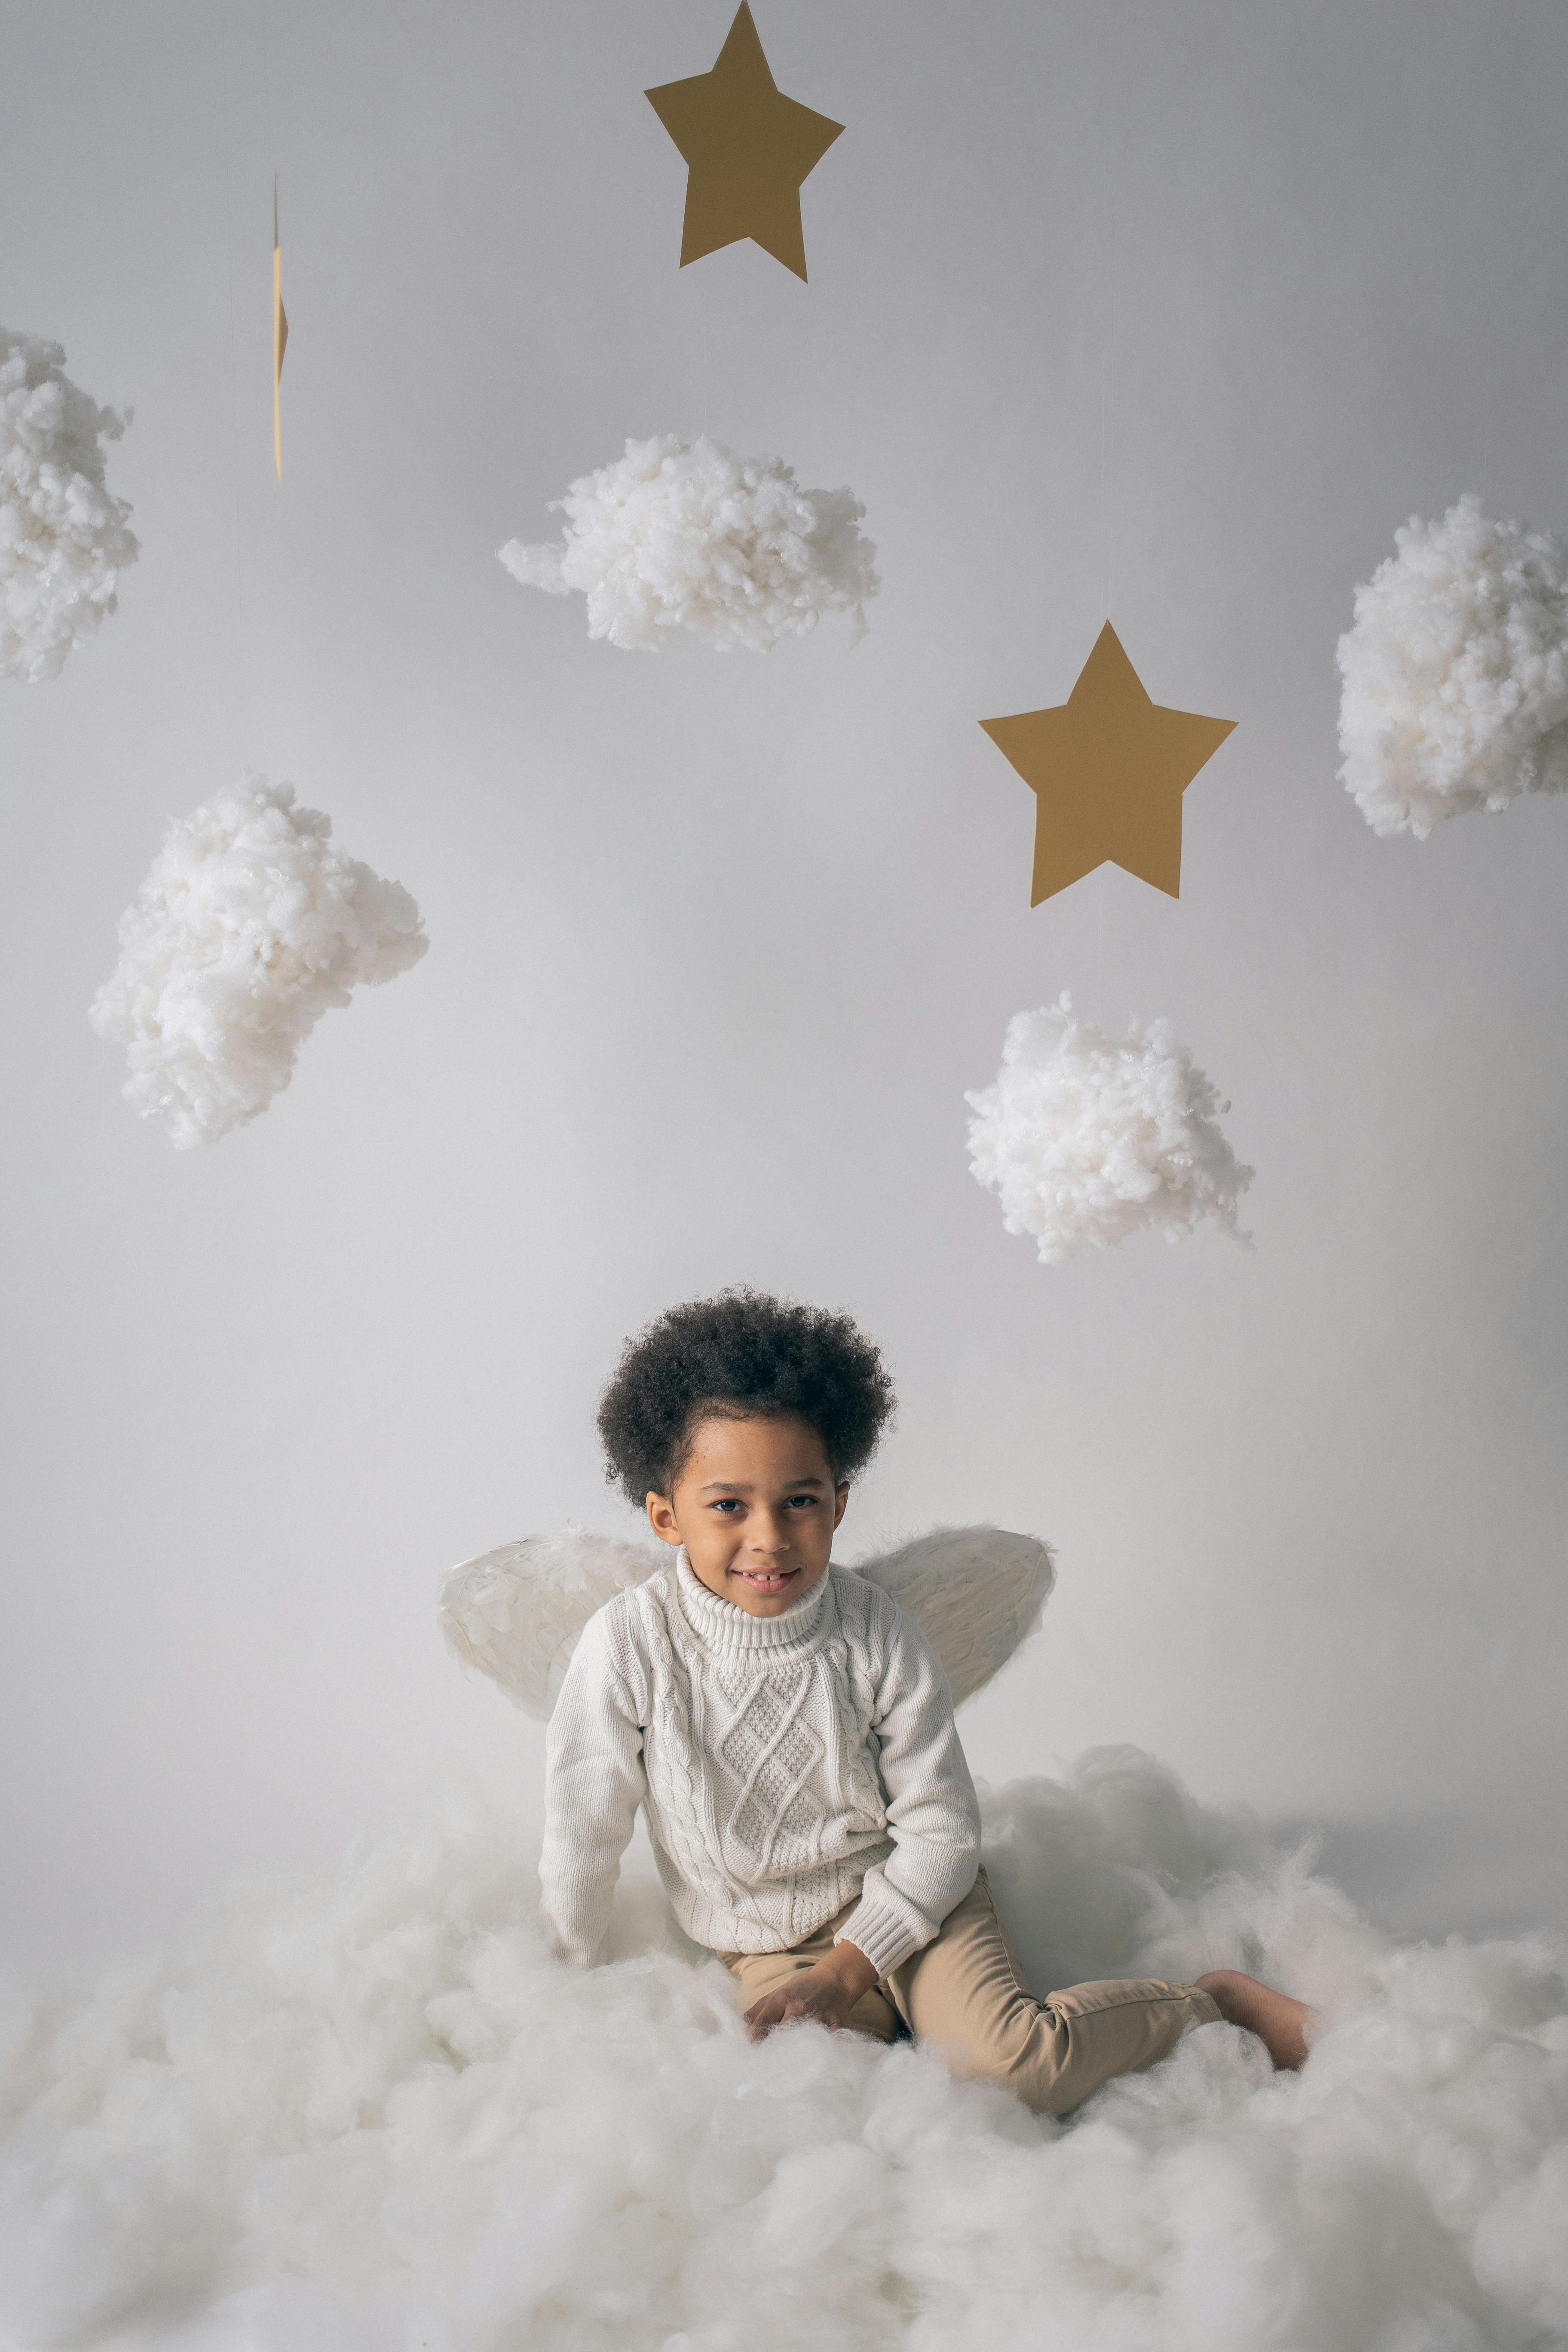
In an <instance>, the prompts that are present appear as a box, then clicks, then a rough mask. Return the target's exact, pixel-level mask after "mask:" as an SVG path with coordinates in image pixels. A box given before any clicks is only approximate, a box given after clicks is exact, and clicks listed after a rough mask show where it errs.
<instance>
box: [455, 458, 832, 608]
mask: <svg viewBox="0 0 1568 2352" xmlns="http://www.w3.org/2000/svg"><path fill="white" fill-rule="evenodd" d="M555 504H556V509H557V511H559V512H561V513H563V514H564V515H565V517H566V531H565V537H564V540H563V541H562V542H561V543H560V544H558V545H549V546H542V547H524V546H523V545H522V543H521V541H520V540H515V539H513V540H509V541H508V542H507V544H506V545H505V547H503V548H502V549H501V551H500V560H501V562H503V563H504V564H505V565H506V568H507V570H508V571H509V572H511V574H512V575H513V577H514V578H515V579H518V580H521V581H522V582H523V583H524V584H525V586H528V587H531V588H546V589H548V590H550V592H551V593H552V594H553V595H557V596H564V595H565V594H567V593H568V592H569V591H570V590H572V589H574V588H575V589H580V590H581V591H582V593H584V595H585V596H586V597H587V599H588V635H590V636H591V637H608V639H609V641H610V643H611V644H612V645H613V646H635V647H639V648H642V649H644V650H648V651H656V650H657V649H658V646H661V645H664V644H666V643H668V638H669V635H670V632H671V631H672V630H674V629H686V630H689V632H690V634H691V635H693V636H696V637H700V638H701V639H702V640H703V641H704V643H705V644H708V645H710V646H718V647H719V648H720V649H721V651H722V650H727V649H728V648H729V647H730V646H747V647H749V648H750V649H751V651H752V652H753V653H767V652H769V651H771V649H772V648H773V646H776V645H778V644H779V643H780V642H781V641H782V640H783V639H784V638H785V637H792V636H797V635H800V633H801V632H802V631H803V630H805V629H810V628H814V627H815V626H816V623H817V622H818V621H819V620H821V619H822V617H823V616H824V614H828V613H853V614H855V616H856V618H857V620H860V619H862V617H863V616H862V614H861V607H862V605H863V604H865V602H866V600H867V599H868V597H871V596H874V595H875V594H876V593H877V587H878V581H877V575H876V573H875V572H873V571H872V569H871V561H872V558H873V556H874V555H875V554H876V549H875V548H874V547H873V546H872V544H871V542H870V541H869V540H868V539H867V538H866V537H865V536H864V535H863V534H862V532H861V531H860V530H858V527H857V526H858V523H859V520H860V518H861V516H862V515H863V514H864V513H865V511H866V509H865V508H864V507H863V506H861V505H860V504H859V502H858V500H857V499H855V498H853V497H852V496H851V494H850V492H849V491H848V490H803V489H802V488H800V486H799V484H798V483H797V482H796V480H795V474H794V472H793V470H792V469H791V467H788V466H785V465H784V464H782V463H781V462H780V461H779V460H778V459H777V458H776V457H755V458H741V457H733V456H732V455H731V452H730V451H729V450H728V449H723V448H721V447H720V446H719V445H718V444H717V443H716V442H713V441H710V440H709V439H708V438H707V436H705V435H704V436H700V437H699V438H698V439H697V440H695V441H680V440H677V439H676V437H675V436H674V435H673V434H665V435H663V436H660V437H659V438H658V439H655V440H652V441H628V442H627V443H626V456H625V457H618V458H617V459H616V462H615V464H614V465H611V466H601V467H600V468H599V470H598V472H597V473H596V474H584V476H582V478H580V479H579V480H577V481H575V482H574V483H573V485H572V487H571V488H570V489H569V490H568V491H567V493H566V495H565V497H564V498H563V499H557V500H556V502H555Z"/></svg>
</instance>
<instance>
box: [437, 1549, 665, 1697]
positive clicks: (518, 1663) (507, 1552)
mask: <svg viewBox="0 0 1568 2352" xmlns="http://www.w3.org/2000/svg"><path fill="white" fill-rule="evenodd" d="M668 1558H669V1554H668V1551H667V1550H666V1549H665V1548H664V1546H663V1545H662V1544H659V1545H657V1546H656V1545H654V1544H637V1543H622V1542H621V1541H619V1540H618V1538H616V1537H615V1536H595V1535H590V1534H588V1533H587V1532H586V1530H585V1529H584V1528H567V1529H566V1532H565V1533H564V1535H559V1536H521V1537H520V1538H518V1540H517V1542H516V1543H508V1544H500V1545H498V1546H497V1548H496V1549H495V1550H494V1551H487V1552H482V1553H481V1554H480V1556H479V1559H465V1560H463V1561H461V1562H459V1564H458V1567H456V1568H449V1569H448V1570H447V1573H446V1575H445V1576H444V1577H443V1578H442V1579H441V1592H440V1598H439V1601H437V1615H438V1616H439V1618H440V1620H441V1630H442V1632H443V1633H445V1634H446V1636H447V1647H448V1649H451V1650H454V1651H455V1652H456V1653H457V1654H458V1657H459V1658H461V1660H462V1661H463V1664H465V1665H466V1666H478V1668H479V1672H480V1673H481V1674H482V1675H489V1677H490V1679H491V1681H492V1682H498V1683H500V1686H501V1688H502V1690H503V1691H505V1693H506V1695H507V1696H508V1698H510V1699H515V1700H516V1702H517V1704H518V1706H521V1707H522V1708H523V1709H525V1711H526V1712H527V1713H528V1714H530V1715H531V1716H532V1717H534V1718H535V1720H536V1721H538V1722H540V1723H548V1722H549V1720H550V1711H551V1709H552V1707H553V1706H554V1705H555V1694H556V1692H557V1691H558V1690H559V1689H560V1688H561V1677H562V1676H563V1675H564V1673H565V1672H566V1668H567V1665H568V1664H569V1663H570V1661H571V1656H572V1653H573V1651H574V1649H575V1648H576V1646H577V1637H578V1635H579V1634H580V1633H581V1632H582V1631H583V1628H584V1625H585V1624H586V1623H587V1622H588V1620H589V1618H590V1617H592V1615H593V1614H594V1612H595V1610H596V1609H602V1608H603V1607H604V1605H605V1601H613V1600H614V1599H615V1597H616V1593H617V1592H625V1591H628V1590H629V1588H630V1587H631V1586H632V1585H634V1584H641V1583H643V1582H644V1580H646V1579H647V1578H648V1577H650V1576H651V1575H652V1574H653V1572H654V1570H655V1569H657V1568H662V1567H663V1565H664V1563H665V1561H666V1560H668Z"/></svg>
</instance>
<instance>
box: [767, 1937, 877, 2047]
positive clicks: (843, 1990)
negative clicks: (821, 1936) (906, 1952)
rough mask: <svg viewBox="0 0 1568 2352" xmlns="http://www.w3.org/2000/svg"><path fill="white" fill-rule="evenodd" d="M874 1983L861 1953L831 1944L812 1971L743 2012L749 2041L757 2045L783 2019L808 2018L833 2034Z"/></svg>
mask: <svg viewBox="0 0 1568 2352" xmlns="http://www.w3.org/2000/svg"><path fill="white" fill-rule="evenodd" d="M876 1981H877V1971H876V1969H874V1968H873V1967H872V1966H871V1963H870V1961H869V1960H868V1958H866V1955H865V1953H864V1952H862V1951H860V1950H859V1949H858V1948H857V1947H856V1946H855V1945H854V1944H835V1945H834V1947H833V1949H832V1950H831V1951H830V1952H828V1953H826V1954H825V1955H824V1957H823V1958H821V1959H820V1960H818V1961H817V1962H816V1965H815V1966H814V1967H812V1968H809V1969H802V1970H801V1972H800V1974H799V1976H797V1977H791V1979H790V1980H789V1982H788V1983H787V1984H782V1985H780V1987H779V1989H778V1990H777V1991H776V1992H770V1993H765V1994H764V1995H763V1999H762V2000H759V2001H753V2002H752V2006H751V2008H750V2009H749V2010H748V2011H746V2023H747V2025H748V2027H749V2028H750V2029H751V2035H752V2041H753V2042H760V2041H761V2040H762V2038H763V2034H764V2033H768V2032H772V2030H773V2027H774V2026H775V2025H782V2024H783V2023H784V2020H785V2018H786V2017H809V2018H810V2019H812V2020H813V2021H814V2022H815V2023H816V2024H817V2025H826V2027H827V2028H828V2029H829V2031H830V2032H837V2030H838V2028H839V2027H840V2026H843V2025H847V2024H848V2022H849V2012H850V2011H851V2010H852V2009H853V2008H854V2006H855V2004H856V2002H857V2001H858V2000H859V1999H860V1996H861V1995H862V1993H868V1992H869V1991H870V1990H871V1987H872V1986H873V1985H874V1984H875V1983H876Z"/></svg>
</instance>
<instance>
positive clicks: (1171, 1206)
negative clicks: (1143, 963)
mask: <svg viewBox="0 0 1568 2352" xmlns="http://www.w3.org/2000/svg"><path fill="white" fill-rule="evenodd" d="M964 1099H965V1100H966V1101H967V1102H968V1103H969V1104H970V1105H971V1107H972V1108H973V1112H974V1117H973V1118H972V1119H971V1120H970V1122H969V1149H970V1151H971V1153H972V1154H973V1157H972V1159H971V1160H970V1167H971V1169H972V1171H973V1173H974V1175H975V1176H976V1177H977V1178H978V1179H979V1181H980V1182H981V1183H982V1184H984V1185H987V1186H988V1187H989V1188H990V1190H991V1191H992V1192H996V1193H998V1194H999V1195H1000V1196H1001V1202H1002V1218H1003V1223H1005V1226H1006V1228H1007V1231H1008V1232H1009V1233H1010V1234H1034V1236H1035V1238H1036V1240H1037V1243H1038V1244H1039V1253H1040V1263H1041V1264H1042V1265H1062V1264H1064V1263H1065V1261H1066V1260H1067V1259H1068V1258H1070V1257H1076V1256H1077V1255H1079V1252H1080V1251H1081V1250H1086V1249H1104V1248H1106V1247H1107V1246H1108V1245H1109V1244H1110V1243H1112V1242H1120V1241H1125V1240H1126V1239H1127V1237H1128V1236H1129V1234H1141V1233H1147V1232H1150V1231H1152V1230H1154V1229H1156V1228H1157V1229H1159V1230H1160V1231H1162V1232H1163V1234H1164V1235H1165V1238H1166V1240H1167V1241H1176V1240H1178V1239H1179V1238H1180V1236H1181V1235H1182V1234H1188V1233H1191V1232H1192V1230H1193V1228H1194V1226H1195V1225H1197V1224H1198V1223H1201V1222H1202V1221H1203V1220H1205V1219H1208V1220H1210V1221H1212V1222H1213V1223H1216V1224H1220V1225H1223V1226H1224V1227H1225V1228H1226V1231H1227V1232H1230V1233H1235V1232H1236V1230H1237V1223H1236V1211H1237V1200H1238V1199H1239V1197H1240V1195H1241V1194H1242V1193H1243V1192H1245V1191H1246V1189H1247V1185H1248V1184H1250V1183H1251V1181H1252V1172H1253V1171H1252V1170H1251V1169H1250V1168H1244V1167H1243V1166H1242V1165H1241V1163H1240V1161H1239V1160H1237V1157H1236V1154H1235V1153H1234V1152H1233V1151H1232V1150H1231V1148H1230V1146H1229V1144H1228V1143H1227V1142H1226V1139H1225V1137H1224V1136H1223V1135H1222V1134H1221V1132H1220V1130H1219V1129H1218V1127H1216V1125H1215V1120H1214V1117H1213V1114H1214V1113H1215V1111H1216V1110H1228V1108H1230V1106H1229V1105H1228V1103H1222V1102H1221V1101H1220V1099H1219V1097H1218V1096H1217V1094H1216V1093H1215V1089H1214V1087H1212V1086H1211V1085H1210V1083H1209V1081H1208V1079H1207V1078H1206V1077H1205V1076H1204V1074H1203V1072H1202V1071H1201V1070H1200V1069H1199V1068H1198V1067H1197V1066H1196V1065H1195V1063H1194V1060H1193V1057H1192V1055H1191V1054H1190V1053H1189V1052H1188V1051H1187V1048H1186V1047H1185V1046H1184V1045H1177V1044H1176V1043H1175V1041H1174V1039H1173V1036H1172V1034H1171V1024H1170V1023H1169V1022H1168V1021H1152V1022H1150V1023H1149V1024H1147V1025H1145V1024H1143V1023H1142V1022H1140V1021H1136V1020H1135V1021H1132V1022H1131V1023H1130V1024H1129V1025H1128V1029H1127V1034H1126V1035H1125V1036H1122V1037H1113V1036H1110V1034H1108V1033H1107V1032H1106V1031H1105V1030H1103V1029H1096V1028H1094V1027H1092V1026H1091V1025H1090V1024H1089V1023H1088V1022H1086V1021H1076V1020H1074V1018H1073V1013H1072V999H1071V998H1070V996H1067V995H1064V996H1063V997H1062V999H1061V1002H1060V1003H1058V1004H1045V1005H1042V1006H1041V1007H1040V1009H1039V1011H1038V1012H1037V1013H1015V1014H1014V1016H1013V1019H1012V1020H1011V1021H1010V1022H1009V1023H1008V1024H1007V1035H1006V1041H1005V1044H1004V1045H1003V1048H1002V1067H1001V1069H1000V1071H999V1072H998V1073H997V1076H996V1078H995V1080H994V1084H992V1085H991V1086H989V1087H985V1088H984V1091H983V1092H981V1093H979V1094H972V1095H968V1096H966V1097H964Z"/></svg>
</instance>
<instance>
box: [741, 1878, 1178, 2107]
mask: <svg viewBox="0 0 1568 2352" xmlns="http://www.w3.org/2000/svg"><path fill="white" fill-rule="evenodd" d="M854 1908H855V1906H854V1904H852V1903H851V1904H848V1905H847V1906H846V1907H845V1908H844V1910H842V1911H841V1912H840V1913H839V1914H838V1916H837V1918H836V1919H829V1920H828V1921H827V1923H826V1926H825V1927H819V1928H818V1929H817V1931H816V1935H815V1936H808V1937H806V1939H805V1943H804V1944H796V1945H795V1948H793V1950H791V1951H787V1952H721V1953H720V1955H719V1958H721V1960H722V1961H723V1963H724V1965H725V1967H726V1968H727V1969H729V1970H730V1971H731V1975H732V1976H734V1977H735V1978H736V1979H737V1980H738V1981H739V1983H740V1986H741V1989H742V1995H743V1998H744V2001H745V2006H746V2007H747V2008H748V2009H750V2008H751V2006H752V2002H753V2001H758V2000H762V1999H763V1995H764V1994H765V1993H770V1992H776V1991H777V1990H778V1988H779V1986H780V1985H782V1984H785V1983H787V1982H788V1980H789V1979H790V1978H791V1977H792V1976H797V1975H799V1974H800V1973H801V1972H802V1971H803V1970H805V1969H809V1968H810V1967H811V1966H812V1965H813V1963H814V1962H816V1961H817V1960H819V1959H821V1958H822V1957H823V1955H824V1953H825V1952H828V1951H831V1949H832V1948H833V1940H834V1937H836V1936H837V1933H838V1931H839V1929H840V1928H841V1927H843V1926H844V1923H845V1921H846V1920H847V1918H848V1916H849V1914H850V1912H851V1911H853V1909H854ZM1218 2016H1219V2011H1218V2010H1217V2009H1216V2008H1215V2003H1214V2001H1213V2000H1212V1999H1211V1998H1210V1996H1209V1995H1208V1994H1207V1993H1206V1992H1199V1991H1198V1990H1197V1989H1196V1987H1195V1986H1194V1985H1169V1984H1159V1983H1156V1982H1154V1981H1153V1980H1152V1979H1143V1978H1135V1979H1130V1980H1128V1981H1126V1982H1121V1983H1107V1984H1081V1985H1073V1986H1072V1987H1071V1988H1070V1989H1069V1990H1068V1991H1066V1992H1053V1993H1051V1994H1050V1995H1049V1996H1048V1997H1047V1999H1046V2000H1036V1998H1035V1996H1034V1994H1033V1993H1032V1992H1031V1991H1030V1990H1029V1988H1028V1986H1027V1985H1026V1983H1025V1982H1024V1977H1023V1971H1022V1970H1021V1969H1020V1968H1019V1966H1018V1960H1017V1956H1016V1953H1015V1952H1014V1949H1013V1947H1012V1945H1011V1944H1010V1943H1009V1942H1008V1941H1007V1935H1006V1930H1005V1928H1004V1927H1003V1925H1002V1922H1001V1920H1000V1919H998V1917H997V1916H996V1906H995V1905H994V1903H993V1902H992V1900H991V1889H990V1887H989V1886H988V1885H987V1884H986V1880H985V1873H984V1871H982V1872H981V1874H980V1875H979V1877H978V1878H977V1879H976V1880H975V1882H974V1885H973V1891H972V1892H971V1893H970V1894H968V1895H965V1896H964V1898H963V1902H962V1903H961V1904H960V1905H959V1906H958V1908H957V1909H956V1910H955V1911H952V1912H950V1913H949V1915H948V1916H947V1917H946V1918H945V1919H944V1920H943V1922H942V1927H941V1928H940V1930H939V1931H938V1933H937V1935H936V1937H935V1938H934V1940H933V1941H932V1942H931V1943H929V1944H928V1945H927V1946H926V1947H925V1949H924V1950H923V1951H920V1952H917V1953H916V1954H915V1956H914V1958H913V1959H910V1960H906V1961H905V1962H904V1964H903V1966H902V1968H899V1969H894V1970H893V1973H892V1975H891V1976H890V1977H889V1978H888V1979H886V1980H885V1981H884V1982H882V1983H880V1984H877V1985H874V1986H873V1987H872V1989H871V1990H870V1991H869V1992H868V1993H863V1994H862V1995H861V1997H860V1999H859V2000H858V2001H857V2002H856V2004H855V2007H854V2008H853V2010H852V2011H850V2013H849V2023H850V2025H851V2026H852V2027H853V2028H854V2029H855V2031H856V2032H859V2033H874V2034H875V2035H876V2037H877V2039H878V2040H879V2042H891V2041H893V2040H894V2039H895V2038H896V2036H897V2034H898V2032H899V2028H900V2020H902V2022H903V2023H904V2025H906V2026H907V2027H908V2028H909V2030H910V2032H911V2033H912V2034H913V2035H914V2037H915V2039H916V2041H917V2042H936V2043H937V2044H938V2045H939V2047H940V2048H941V2049H942V2051H943V2053H945V2055H946V2057H947V2060H948V2063H949V2064H950V2065H951V2066H952V2070H953V2072H954V2073H955V2074H970V2075H975V2074H977V2075H979V2076H980V2077H981V2078H982V2079H983V2080H984V2081H985V2082H988V2083H1000V2084H1003V2086H1004V2087H1005V2089H1007V2090H1009V2091H1012V2092H1014V2093H1015V2094H1016V2096H1017V2097H1018V2098H1020V2099H1022V2100H1023V2102H1024V2105H1026V2107H1032V2108H1033V2109H1034V2111H1035V2113H1036V2114H1037V2115H1047V2116H1061V2115H1065V2114H1066V2113H1067V2111H1068V2108H1069V2107H1076V2106H1078V2105H1079V2104H1080V2102H1081V2101H1082V2100H1084V2099H1087V2098H1088V2096H1089V2093H1090V2092H1091V2091H1098V2090H1099V2088H1100V2084H1102V2083H1108V2082H1109V2081H1110V2078H1111V2076H1112V2075H1113V2074H1131V2073H1132V2072H1133V2070H1134V2069H1135V2068H1137V2067H1139V2066H1152V2064H1153V2063H1154V2061H1155V2059H1156V2058H1163V2057H1164V2056H1166V2054H1167V2053H1169V2052H1170V2051H1172V2050H1173V2049H1174V2048H1175V2046H1176V2043H1177V2042H1179V2041H1180V2040H1181V2038H1182V2036H1183V2034H1184V2033H1185V2032H1186V2031H1187V2029H1188V2027H1189V2026H1193V2025H1210V2024H1213V2023H1214V2022H1215V2020H1216V2019H1217V2018H1218Z"/></svg>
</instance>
